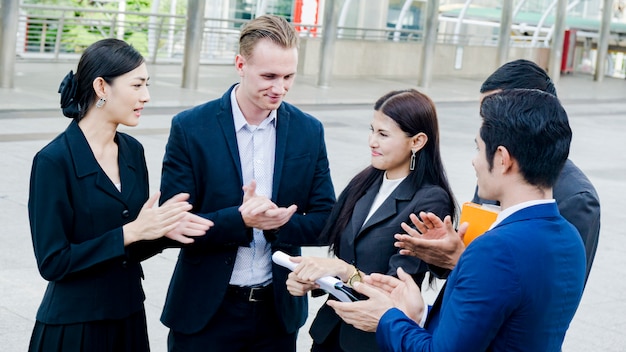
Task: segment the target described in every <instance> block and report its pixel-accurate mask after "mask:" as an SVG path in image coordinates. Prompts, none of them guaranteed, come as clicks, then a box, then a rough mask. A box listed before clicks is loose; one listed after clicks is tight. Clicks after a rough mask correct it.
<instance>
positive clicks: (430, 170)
mask: <svg viewBox="0 0 626 352" xmlns="http://www.w3.org/2000/svg"><path fill="white" fill-rule="evenodd" d="M374 110H376V111H380V112H382V113H383V114H385V115H386V116H389V117H390V118H391V119H392V120H394V121H395V122H396V123H397V124H398V126H399V127H400V129H401V130H402V131H403V132H404V133H406V135H407V136H409V137H413V136H415V135H416V134H418V133H420V132H423V133H424V134H426V136H427V137H428V142H427V143H426V145H424V147H423V148H422V149H421V150H420V151H418V152H417V154H416V163H415V169H414V170H413V171H409V175H408V176H407V179H409V180H410V182H411V183H412V184H414V185H415V187H416V188H417V189H419V188H420V187H422V185H424V184H425V183H429V184H433V185H438V186H440V187H441V188H443V189H444V190H445V191H446V193H447V194H448V197H449V199H450V204H451V206H450V215H451V216H452V220H453V222H454V221H456V209H457V205H456V200H455V199H454V195H453V193H452V189H451V188H450V185H449V183H448V177H447V176H446V172H445V169H444V167H443V162H442V161H441V153H440V149H439V123H438V121H437V111H436V109H435V104H434V103H433V101H432V100H431V99H430V98H429V97H428V96H426V95H424V94H422V93H420V92H418V91H417V90H415V89H407V90H399V91H392V92H389V93H387V94H385V95H383V96H382V97H381V98H380V99H378V101H376V103H375V104H374ZM384 172H385V171H384V170H378V169H376V168H374V167H373V166H371V165H370V166H368V167H367V168H365V169H364V170H363V171H361V172H359V173H358V174H357V175H356V176H355V177H354V178H353V179H352V180H351V181H350V182H349V183H348V185H347V186H346V188H345V189H344V190H343V192H342V193H341V195H340V196H339V199H338V200H337V204H336V205H335V206H334V207H333V210H332V212H331V214H330V217H329V219H328V222H327V223H326V226H325V227H324V230H323V231H322V236H324V237H322V238H326V239H327V243H329V244H330V245H331V250H332V251H334V252H335V253H338V249H339V242H340V236H341V233H342V232H343V230H344V229H345V227H346V225H347V224H348V222H349V221H350V218H351V217H352V212H353V210H354V206H355V204H356V202H357V201H358V200H359V199H360V198H361V197H363V195H364V194H365V192H366V191H367V189H369V188H370V187H371V186H372V185H373V184H374V183H375V182H377V181H381V180H382V175H383V174H384ZM398 225H399V224H398Z"/></svg>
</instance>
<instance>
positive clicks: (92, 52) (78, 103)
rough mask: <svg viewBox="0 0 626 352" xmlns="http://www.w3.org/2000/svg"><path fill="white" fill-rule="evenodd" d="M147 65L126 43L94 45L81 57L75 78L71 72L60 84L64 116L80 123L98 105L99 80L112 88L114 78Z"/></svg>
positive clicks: (112, 41)
mask: <svg viewBox="0 0 626 352" xmlns="http://www.w3.org/2000/svg"><path fill="white" fill-rule="evenodd" d="M144 62H145V60H144V58H143V56H141V54H140V53H139V52H138V51H137V50H136V49H135V48H133V47H132V46H131V45H130V44H128V43H126V42H125V41H123V40H119V39H115V38H107V39H102V40H99V41H97V42H95V43H93V44H91V45H90V46H89V47H87V49H85V51H84V52H83V54H82V55H81V57H80V60H79V62H78V68H77V69H76V75H72V72H70V73H69V74H68V75H67V76H66V77H65V79H64V80H63V83H61V87H60V88H59V93H61V107H62V109H63V114H64V115H65V116H67V117H70V118H73V119H76V120H77V121H80V119H82V118H83V117H84V116H85V114H86V113H87V111H89V109H90V108H91V106H92V105H93V104H94V102H95V101H96V98H97V96H96V92H95V91H94V89H93V81H94V80H95V79H96V78H98V77H102V79H104V80H105V81H106V82H107V83H109V84H112V83H113V81H114V80H115V78H117V77H118V76H121V75H123V74H126V73H128V72H130V71H132V70H134V69H136V68H137V67H139V66H141V64H143V63H144ZM68 92H71V93H68ZM64 100H65V101H64Z"/></svg>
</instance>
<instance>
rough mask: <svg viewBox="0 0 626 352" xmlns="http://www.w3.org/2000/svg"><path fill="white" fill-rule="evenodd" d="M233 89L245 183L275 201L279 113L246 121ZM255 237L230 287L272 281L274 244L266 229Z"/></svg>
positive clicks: (239, 258)
mask: <svg viewBox="0 0 626 352" xmlns="http://www.w3.org/2000/svg"><path fill="white" fill-rule="evenodd" d="M237 88H238V87H235V89H233V90H232V93H231V95H230V102H231V105H232V110H233V111H232V112H233V118H234V122H235V132H236V134H237V146H238V147H239V158H240V161H241V172H242V176H243V184H244V185H248V184H250V181H252V180H256V183H257V188H256V193H257V194H258V195H264V196H266V197H268V198H272V182H273V180H274V156H275V151H276V117H277V115H276V110H272V112H271V113H270V114H269V116H268V117H267V118H266V119H265V120H263V121H262V122H261V123H260V124H259V125H258V126H255V125H250V124H248V122H247V121H246V119H245V117H244V115H243V113H242V112H241V109H240V108H239V104H238V103H237V98H236V95H235V92H236V91H237ZM252 232H253V235H254V238H253V240H252V242H250V247H239V249H238V250H237V257H236V259H235V267H234V268H233V272H232V275H231V277H230V284H231V285H237V286H266V285H268V284H269V283H270V282H272V252H271V248H270V244H269V243H267V241H266V240H265V236H264V235H263V230H260V229H257V228H254V229H253V230H252Z"/></svg>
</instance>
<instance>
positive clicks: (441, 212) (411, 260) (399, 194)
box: [310, 178, 452, 351]
mask: <svg viewBox="0 0 626 352" xmlns="http://www.w3.org/2000/svg"><path fill="white" fill-rule="evenodd" d="M410 181H411V180H409V179H408V178H407V179H405V180H404V181H402V183H400V184H399V185H398V187H397V188H396V189H395V190H394V191H393V192H392V193H391V194H390V195H389V197H388V198H387V199H386V200H385V201H384V202H383V203H382V204H381V205H380V207H379V208H378V209H377V210H376V212H375V213H374V214H372V216H371V217H370V219H369V220H368V221H367V222H366V223H365V224H364V225H363V226H362V224H363V222H364V221H365V218H366V217H367V214H368V213H369V210H370V208H371V206H372V203H373V202H374V198H375V197H376V194H377V193H378V190H379V188H380V185H381V183H382V178H381V180H380V181H378V182H377V183H375V184H374V185H372V187H370V188H369V189H368V191H367V192H366V193H365V195H364V196H363V197H362V198H361V199H359V200H358V201H357V203H356V205H355V207H354V212H353V214H352V219H351V220H350V221H349V222H348V224H347V225H346V229H345V230H344V231H343V232H342V234H341V242H340V245H339V255H338V256H339V258H341V259H343V260H344V261H346V262H348V263H351V264H354V265H355V266H356V267H357V268H358V269H359V270H361V271H363V272H365V273H366V274H371V273H383V274H387V275H396V270H397V269H398V267H402V269H404V270H405V271H406V272H407V273H409V274H411V275H413V277H414V278H415V279H416V280H417V281H418V284H419V283H421V282H422V279H423V277H424V274H425V273H426V271H428V267H427V265H426V263H423V262H422V261H421V260H419V259H418V258H416V257H412V256H406V255H400V254H399V253H398V248H396V247H394V245H393V244H394V242H395V241H396V240H395V238H394V235H395V234H397V233H404V230H403V229H402V227H400V223H402V222H406V223H408V224H411V221H410V219H409V215H410V214H412V213H413V214H419V212H420V211H429V212H433V213H435V214H437V216H439V217H441V218H443V217H444V216H446V215H450V209H451V207H452V204H450V198H449V197H448V194H447V193H446V191H445V190H444V189H443V188H441V187H439V186H434V185H431V184H426V185H423V186H422V187H421V188H419V189H417V188H416V187H415V186H414V185H413V184H412V183H410ZM337 328H338V329H340V330H339V341H340V345H341V348H342V349H343V350H344V351H378V345H377V344H376V337H375V334H374V333H367V332H364V331H361V330H358V329H356V328H354V327H353V326H351V325H348V324H346V323H345V322H343V321H342V320H341V318H340V317H339V316H338V315H337V314H335V311H334V310H333V309H332V308H330V307H329V306H327V305H326V304H324V305H322V307H321V308H320V310H319V311H318V313H317V316H316V317H315V320H314V321H313V323H312V325H311V329H310V334H311V336H312V337H313V340H314V341H316V342H317V343H322V342H323V341H325V340H326V338H327V337H328V336H329V335H330V333H331V332H332V331H333V329H337Z"/></svg>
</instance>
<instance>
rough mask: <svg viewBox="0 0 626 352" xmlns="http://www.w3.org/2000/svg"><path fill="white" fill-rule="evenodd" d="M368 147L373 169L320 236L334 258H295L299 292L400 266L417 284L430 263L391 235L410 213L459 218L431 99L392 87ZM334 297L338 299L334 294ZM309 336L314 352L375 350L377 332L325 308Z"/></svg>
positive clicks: (379, 106)
mask: <svg viewBox="0 0 626 352" xmlns="http://www.w3.org/2000/svg"><path fill="white" fill-rule="evenodd" d="M374 109H375V111H374V118H373V120H372V124H371V133H370V137H369V145H370V149H371V154H372V161H371V166H369V167H367V168H366V169H365V170H363V171H361V172H360V173H359V174H358V175H356V176H355V177H354V178H353V179H352V180H351V181H350V183H349V184H348V185H347V186H346V188H345V189H344V191H343V192H342V194H341V195H340V197H339V200H338V201H337V204H336V205H335V207H334V208H333V211H332V213H331V215H330V218H329V220H328V222H327V225H326V228H325V229H324V231H323V233H322V235H323V236H327V237H326V238H327V243H328V244H329V245H330V249H331V251H332V252H333V253H334V255H335V257H334V258H315V257H296V259H295V261H297V262H298V263H299V264H298V266H297V267H296V268H295V270H294V271H293V272H292V273H291V274H290V275H289V278H288V280H287V287H288V289H289V292H290V293H291V294H293V295H296V296H301V295H305V294H306V293H307V292H308V291H310V290H313V289H315V288H317V287H318V286H317V285H316V284H315V282H314V281H315V280H317V279H319V278H320V277H323V276H335V277H338V278H340V279H341V280H343V281H344V282H346V283H347V284H348V285H350V284H352V283H353V282H354V281H358V280H360V278H361V276H362V275H364V274H370V273H373V272H376V273H383V274H389V275H396V270H397V269H398V267H402V269H404V271H406V272H407V273H409V274H411V275H412V276H413V278H414V279H415V281H416V282H417V283H418V285H419V284H420V283H421V282H422V280H423V279H424V276H425V273H426V272H427V271H428V267H427V265H426V263H423V262H421V261H420V260H419V259H418V258H416V257H412V256H403V255H400V254H399V253H398V251H399V249H397V248H395V247H394V242H395V239H394V235H395V234H396V233H403V232H404V231H403V230H402V228H401V227H400V224H401V223H402V222H406V223H410V220H409V215H410V214H419V212H421V211H427V212H432V213H435V214H437V215H438V216H446V215H452V216H453V219H454V218H455V217H456V208H457V206H456V202H455V200H454V196H453V194H452V191H451V189H450V186H449V184H448V180H447V177H446V173H445V170H444V167H443V163H442V161H441V156H440V152H439V127H438V122H437V113H436V110H435V106H434V104H433V102H432V101H431V99H430V98H428V97H427V96H426V95H424V94H422V93H420V92H418V91H416V90H414V89H409V90H403V91H393V92H390V93H388V94H386V95H384V96H383V97H381V98H380V99H379V100H378V101H377V102H376V104H375V105H374ZM329 299H333V298H332V297H330V298H329ZM310 334H311V336H312V337H313V347H312V349H311V350H312V351H315V352H319V351H359V352H362V351H378V347H377V344H376V340H375V335H374V334H373V333H367V332H363V331H361V330H358V329H356V328H354V327H352V326H351V325H348V324H346V323H344V322H343V321H342V320H341V318H339V316H338V315H336V314H335V312H334V311H333V309H332V308H330V307H329V306H327V305H325V304H324V305H323V306H322V308H320V310H319V312H318V313H317V316H316V317H315V320H314V321H313V324H312V326H311V330H310Z"/></svg>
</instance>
